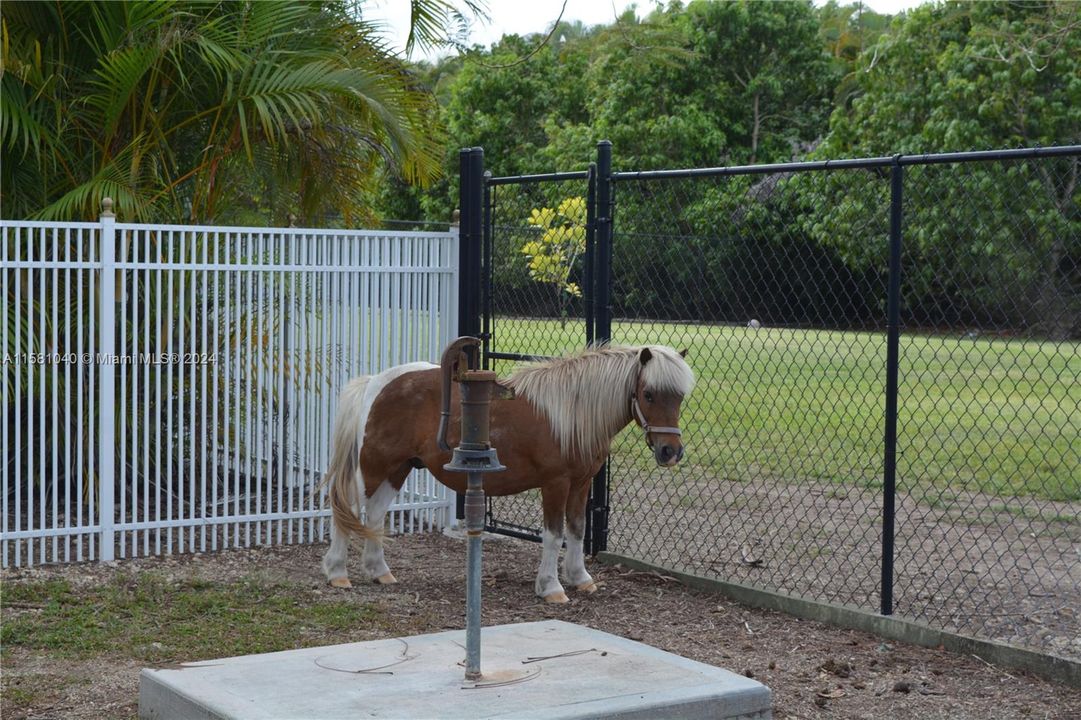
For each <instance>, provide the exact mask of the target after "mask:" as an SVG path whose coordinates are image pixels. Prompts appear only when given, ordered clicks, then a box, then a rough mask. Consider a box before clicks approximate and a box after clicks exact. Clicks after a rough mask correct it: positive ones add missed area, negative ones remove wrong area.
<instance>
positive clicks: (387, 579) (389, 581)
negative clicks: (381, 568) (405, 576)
mask: <svg viewBox="0 0 1081 720" xmlns="http://www.w3.org/2000/svg"><path fill="white" fill-rule="evenodd" d="M375 581H376V582H377V583H379V584H380V585H393V584H394V583H396V582H398V578H396V577H394V573H389V572H388V573H386V574H384V575H380V576H379V577H377V578H376V579H375Z"/></svg>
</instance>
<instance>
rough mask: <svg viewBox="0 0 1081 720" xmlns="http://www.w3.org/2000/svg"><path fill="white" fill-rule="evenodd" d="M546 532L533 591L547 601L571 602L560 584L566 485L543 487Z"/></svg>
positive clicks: (542, 536)
mask: <svg viewBox="0 0 1081 720" xmlns="http://www.w3.org/2000/svg"><path fill="white" fill-rule="evenodd" d="M541 504H542V505H543V507H544V530H543V532H542V533H541V562H540V568H539V569H538V570H537V581H536V583H535V585H534V590H535V591H536V593H537V595H539V596H540V597H542V598H544V601H545V602H550V603H565V602H569V600H568V598H567V593H566V592H564V590H563V586H562V585H561V584H560V583H559V551H560V550H561V549H562V548H563V510H564V508H565V507H566V504H567V484H566V483H564V482H558V481H557V482H554V483H551V484H548V485H545V486H544V487H542V488H541Z"/></svg>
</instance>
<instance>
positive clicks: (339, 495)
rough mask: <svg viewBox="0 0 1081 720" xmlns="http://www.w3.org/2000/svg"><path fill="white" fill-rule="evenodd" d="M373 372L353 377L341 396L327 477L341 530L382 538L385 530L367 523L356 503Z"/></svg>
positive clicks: (336, 520) (371, 538)
mask: <svg viewBox="0 0 1081 720" xmlns="http://www.w3.org/2000/svg"><path fill="white" fill-rule="evenodd" d="M370 379H371V377H370V376H365V377H359V378H356V379H354V380H350V381H349V383H348V384H347V385H346V386H345V389H344V390H342V394H341V397H340V398H339V399H338V415H337V417H336V418H335V420H334V439H333V441H332V445H331V455H330V467H329V468H327V474H326V476H325V477H324V478H323V483H324V484H325V485H327V486H328V488H327V494H328V496H329V498H330V508H331V510H332V511H333V514H334V524H335V526H337V528H338V530H340V531H341V532H343V533H345V534H346V535H349V534H350V533H352V534H354V535H359V536H360V537H362V538H364V539H365V540H378V539H379V538H380V537H382V532H380V531H379V530H372V529H370V528H368V527H365V525H364V523H362V522H361V521H360V518H359V517H358V516H357V514H356V512H354V510H353V506H354V505H356V504H357V503H358V500H359V499H360V498H359V497H358V495H357V489H358V483H357V482H356V479H357V474H358V472H359V469H360V448H361V444H362V442H363V439H364V428H363V427H360V418H361V413H362V411H363V409H364V394H365V392H366V391H367V389H368V381H369V380H370Z"/></svg>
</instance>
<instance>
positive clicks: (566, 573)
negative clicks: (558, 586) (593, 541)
mask: <svg viewBox="0 0 1081 720" xmlns="http://www.w3.org/2000/svg"><path fill="white" fill-rule="evenodd" d="M563 579H564V581H566V583H567V584H568V585H570V586H572V587H576V588H581V587H583V586H585V585H590V584H591V583H592V582H593V577H592V576H591V575H590V574H589V573H588V572H587V571H586V555H585V551H584V549H583V540H582V538H580V537H575V536H574V533H567V556H566V557H565V558H563Z"/></svg>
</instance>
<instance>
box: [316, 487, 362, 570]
mask: <svg viewBox="0 0 1081 720" xmlns="http://www.w3.org/2000/svg"><path fill="white" fill-rule="evenodd" d="M356 486H357V484H356V483H355V482H354V483H353V484H352V485H351V486H350V487H351V488H353V490H352V492H351V494H350V501H349V504H350V505H351V506H352V507H353V512H355V513H356V515H357V517H360V504H359V503H358V502H357V499H356V496H357V492H356ZM348 556H349V533H347V532H345V531H344V530H342V529H341V528H339V527H338V523H336V522H331V523H330V548H329V549H328V550H327V552H326V554H325V555H324V556H323V574H324V575H326V577H327V580H329V581H330V584H331V585H333V586H334V587H338V588H350V587H353V584H352V583H351V582H349V573H348V571H347V570H346V567H345V565H346V560H347V558H348Z"/></svg>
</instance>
